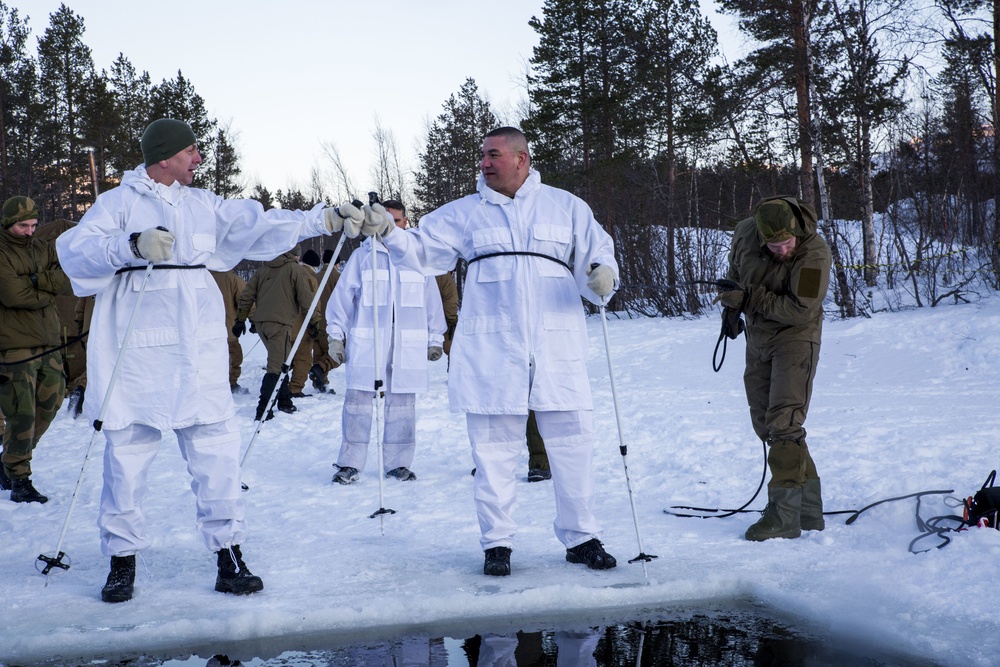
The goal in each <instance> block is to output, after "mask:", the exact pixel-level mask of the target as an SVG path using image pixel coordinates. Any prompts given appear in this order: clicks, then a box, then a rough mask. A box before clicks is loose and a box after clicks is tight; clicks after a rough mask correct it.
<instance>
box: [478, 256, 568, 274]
mask: <svg viewBox="0 0 1000 667" xmlns="http://www.w3.org/2000/svg"><path fill="white" fill-rule="evenodd" d="M504 255H526V256H528V257H541V258H542V259H547V260H549V261H552V262H555V263H556V264H559V265H561V266H564V267H566V270H567V271H569V272H570V273H573V269H572V268H571V267H570V265H569V264H567V263H566V262H564V261H562V260H561V259H559V258H558V257H552V256H551V255H546V254H543V253H540V252H530V251H528V250H501V251H499V252H488V253H486V254H484V255H479V256H478V257H473V258H472V259H470V260H469V261H468V263H469V264H473V263H475V262H478V261H479V260H481V259H489V258H490V257H503V256H504Z"/></svg>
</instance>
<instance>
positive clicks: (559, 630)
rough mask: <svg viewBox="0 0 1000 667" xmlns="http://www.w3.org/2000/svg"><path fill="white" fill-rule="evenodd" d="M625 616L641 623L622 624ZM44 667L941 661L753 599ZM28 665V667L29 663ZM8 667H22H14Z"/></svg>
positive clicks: (84, 659) (863, 666)
mask: <svg viewBox="0 0 1000 667" xmlns="http://www.w3.org/2000/svg"><path fill="white" fill-rule="evenodd" d="M612 615H613V618H614V619H620V618H621V617H622V616H623V615H628V616H629V617H631V618H634V619H637V620H631V621H624V622H623V621H619V620H611V616H612ZM36 664H39V665H44V667H84V666H86V667H94V666H106V667H189V666H197V667H225V666H229V665H233V666H235V665H242V666H246V667H265V666H266V667H277V666H284V667H306V666H309V667H312V666H314V665H330V666H341V665H358V666H367V665H407V666H413V667H418V666H425V667H456V666H461V667H466V666H470V667H511V666H514V665H516V666H518V667H524V666H534V665H539V666H543V665H544V666H553V667H563V666H566V667H577V666H580V667H585V666H588V665H593V666H601V667H603V666H605V665H609V666H610V665H614V666H629V667H632V666H640V667H652V666H661V665H667V666H678V667H680V666H696V665H698V666H700V665H733V666H737V665H775V666H777V665H781V666H797V665H802V666H809V667H813V666H826V665H831V666H834V665H836V666H839V665H852V666H854V665H856V666H860V667H867V666H876V665H879V666H881V665H885V666H895V665H906V666H911V665H916V666H924V665H926V666H928V667H931V666H933V665H935V664H936V663H934V662H932V661H928V660H925V659H923V658H921V657H920V656H917V655H907V654H905V653H902V652H899V651H898V650H893V651H890V650H887V649H884V648H880V647H877V646H870V645H869V646H866V645H863V644H861V643H858V642H856V641H853V640H851V639H849V638H845V637H840V638H835V637H824V636H821V635H819V634H816V633H814V632H812V631H810V630H809V628H807V627H805V626H804V624H801V623H799V624H796V623H795V621H794V619H789V618H783V617H780V616H779V615H777V614H774V613H771V612H769V611H768V610H767V609H765V608H762V607H760V606H756V605H752V604H750V603H743V602H738V603H733V602H732V601H729V602H727V603H726V604H725V605H722V604H719V605H699V606H697V607H669V608H662V609H656V610H648V609H633V610H629V612H628V613H627V614H626V613H625V612H623V611H622V610H621V609H616V610H614V611H613V612H610V611H609V612H608V615H607V616H601V615H599V614H595V615H593V616H589V617H587V618H581V617H580V616H578V615H577V616H573V617H571V616H566V617H563V618H553V617H551V616H549V617H546V618H545V619H540V618H528V617H523V618H517V619H513V618H504V619H494V620H492V621H482V620H480V621H477V622H476V623H475V624H472V623H469V622H455V623H452V624H446V625H444V626H442V625H441V624H437V625H435V627H434V628H429V627H428V628H422V627H420V626H411V627H406V628H381V629H372V630H366V631H364V632H362V633H357V632H354V633H350V634H347V633H332V634H323V635H303V636H285V637H276V638H273V639H269V640H257V641H253V642H240V643H226V642H218V644H216V645H214V646H208V647H178V648H177V650H176V651H173V652H172V654H171V655H153V654H141V655H121V656H80V657H78V658H75V659H59V660H51V661H46V662H43V663H36ZM27 665H28V663H25V665H24V667H27ZM7 667H16V663H12V664H10V665H8V666H7Z"/></svg>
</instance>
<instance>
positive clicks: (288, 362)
mask: <svg viewBox="0 0 1000 667" xmlns="http://www.w3.org/2000/svg"><path fill="white" fill-rule="evenodd" d="M346 240H347V234H341V235H340V240H339V241H337V247H336V249H335V250H334V251H333V258H336V257H339V256H340V249H341V248H343V247H344V241H346ZM334 264H335V262H334V261H331V262H330V263H329V264H327V265H326V269H324V270H323V277H322V278H321V279H320V281H319V287H317V288H316V293H315V294H314V295H313V299H312V302H311V303H310V304H309V309H308V310H307V311H306V317H305V319H304V320H303V321H302V326H301V327H299V332H298V334H296V335H295V341H294V342H293V343H292V349H291V351H290V352H289V353H288V357H287V358H286V359H285V362H284V363H283V364H281V372H282V373H284V375H285V377H286V378H287V377H288V371H289V369H291V367H292V359H294V358H295V353H296V352H297V351H298V349H299V345H300V344H301V343H302V337H303V334H305V332H306V328H307V327H308V326H309V320H311V319H312V315H313V313H314V312H315V311H316V305H317V304H318V303H319V299H320V297H321V296H322V294H323V289H324V288H325V287H326V284H327V282H329V280H330V275H331V274H332V272H333V265H334ZM320 335H321V336H325V335H326V332H325V331H322V332H320ZM258 341H259V339H258ZM256 345H257V343H254V347H256ZM279 384H281V382H280V381H279V382H276V383H275V385H274V387H272V388H271V393H270V394H268V397H267V401H265V404H266V405H267V408H266V409H265V410H264V412H263V413H262V414H261V418H260V419H259V420H258V421H257V426H256V427H255V428H254V430H253V435H252V436H250V442H249V443H247V448H246V451H245V452H243V458H241V459H240V468H242V467H243V464H244V463H246V460H247V456H249V455H250V448H251V447H253V443H254V441H255V440H257V435H258V434H259V433H260V429H261V426H263V425H264V421H265V417H266V416H267V414H268V413H269V412H270V411H271V409H272V408H273V407H274V403H275V401H276V400H277V397H276V395H275V391H276V390H277V388H278V385H279ZM248 488H249V487H248V486H247V485H246V484H244V485H243V490H244V491H246V490H247V489H248Z"/></svg>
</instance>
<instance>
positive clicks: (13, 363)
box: [0, 331, 90, 366]
mask: <svg viewBox="0 0 1000 667" xmlns="http://www.w3.org/2000/svg"><path fill="white" fill-rule="evenodd" d="M89 333H90V331H84V332H83V333H82V334H80V335H79V336H73V337H72V338H67V339H66V342H65V343H63V344H62V345H59V346H58V347H53V348H50V349H48V350H44V351H42V352H39V353H38V354H36V355H34V356H33V357H28V358H27V359H21V360H20V361H0V366H17V365H18V364H26V363H28V362H29V361H34V360H35V359H41V358H42V357H44V356H46V355H49V354H52V353H53V352H58V351H59V350H62V349H64V348H67V347H69V346H70V345H72V344H73V343H75V342H77V341H78V340H83V339H84V338H86V337H87V334H89Z"/></svg>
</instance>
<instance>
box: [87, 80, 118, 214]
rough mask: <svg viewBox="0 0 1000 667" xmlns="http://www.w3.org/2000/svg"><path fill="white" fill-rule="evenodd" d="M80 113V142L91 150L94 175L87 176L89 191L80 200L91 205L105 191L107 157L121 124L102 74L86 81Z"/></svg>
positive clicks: (116, 108) (111, 93) (112, 94)
mask: <svg viewBox="0 0 1000 667" xmlns="http://www.w3.org/2000/svg"><path fill="white" fill-rule="evenodd" d="M81 111H82V113H81V118H82V121H81V123H80V125H81V133H80V134H81V139H82V140H83V143H84V145H85V148H87V149H88V152H89V151H90V150H93V158H94V173H93V174H90V173H89V172H88V176H87V179H86V182H87V183H88V184H89V187H88V188H85V189H83V191H82V193H81V197H82V199H83V200H84V201H86V202H88V203H90V202H93V200H94V198H96V195H97V194H98V193H100V192H103V191H104V190H106V189H107V186H108V182H107V178H106V176H105V173H106V162H107V156H108V152H109V150H110V147H111V145H112V143H113V141H114V134H115V132H116V130H117V128H119V127H121V124H122V121H121V115H120V114H119V107H118V105H117V104H116V102H115V97H114V93H113V92H112V91H111V89H110V87H109V82H108V79H107V74H106V73H105V72H101V73H100V74H96V73H93V74H91V76H90V77H88V78H87V81H86V94H85V95H84V101H83V104H82V106H81ZM88 166H89V165H88ZM116 180H117V179H116Z"/></svg>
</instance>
